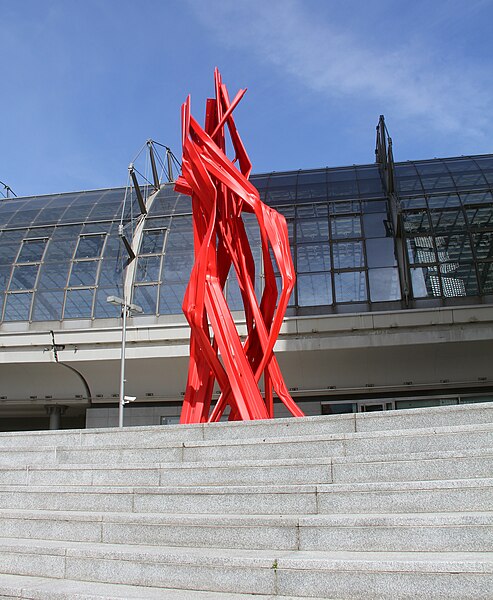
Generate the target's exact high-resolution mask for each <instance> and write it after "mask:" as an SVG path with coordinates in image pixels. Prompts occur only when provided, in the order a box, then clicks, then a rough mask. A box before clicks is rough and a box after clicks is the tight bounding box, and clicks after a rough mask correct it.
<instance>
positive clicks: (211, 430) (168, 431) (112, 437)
mask: <svg viewBox="0 0 493 600" xmlns="http://www.w3.org/2000/svg"><path fill="white" fill-rule="evenodd" d="M487 423H493V402H485V403H478V404H463V405H457V406H440V407H429V408H413V409H408V410H398V411H384V412H378V413H358V414H347V415H325V416H316V417H303V418H300V419H293V418H286V419H273V420H264V421H251V422H233V423H210V424H206V425H204V424H197V425H161V426H141V427H125V428H124V429H118V428H116V427H115V428H105V429H81V430H70V431H36V432H32V431H19V432H0V449H2V450H4V449H8V448H12V449H14V448H17V449H22V448H24V449H29V448H31V449H34V450H35V451H37V450H39V449H40V448H43V447H49V448H55V447H60V446H64V447H67V446H69V447H88V448H95V447H107V446H115V447H139V446H141V445H147V446H152V445H153V446H155V447H159V446H162V445H166V444H173V443H175V444H176V443H178V444H181V443H182V442H191V441H214V440H231V439H236V440H239V439H263V438H275V439H278V438H283V437H290V438H291V437H303V436H305V437H313V436H319V435H326V434H329V433H363V432H371V431H396V430H406V429H420V428H427V427H430V424H433V426H434V427H456V426H464V425H475V424H476V425H481V424H487Z"/></svg>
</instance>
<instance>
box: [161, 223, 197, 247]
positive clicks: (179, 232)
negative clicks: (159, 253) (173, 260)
mask: <svg viewBox="0 0 493 600" xmlns="http://www.w3.org/2000/svg"><path fill="white" fill-rule="evenodd" d="M170 248H176V249H178V248H181V249H182V250H184V249H189V248H193V227H192V219H191V217H174V218H173V219H172V220H171V225H170V229H169V233H168V237H167V240H166V250H169V249H170Z"/></svg>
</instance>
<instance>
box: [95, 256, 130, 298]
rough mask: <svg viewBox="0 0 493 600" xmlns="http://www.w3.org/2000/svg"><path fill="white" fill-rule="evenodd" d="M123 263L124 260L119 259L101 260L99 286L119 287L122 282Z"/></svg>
mask: <svg viewBox="0 0 493 600" xmlns="http://www.w3.org/2000/svg"><path fill="white" fill-rule="evenodd" d="M122 258H124V257H122ZM123 263H124V260H122V259H119V258H110V259H107V260H103V261H102V262H101V268H100V269H99V285H103V286H110V287H115V286H116V287H121V285H122V282H123V273H122V271H123ZM110 296H111V294H110Z"/></svg>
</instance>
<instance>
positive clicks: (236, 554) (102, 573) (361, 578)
mask: <svg viewBox="0 0 493 600" xmlns="http://www.w3.org/2000/svg"><path fill="white" fill-rule="evenodd" d="M0 571H1V572H2V573H5V574H9V573H13V574H18V575H27V576H32V577H36V576H44V575H45V574H46V573H50V574H51V577H52V578H54V579H64V578H67V579H69V580H74V581H93V582H101V583H113V584H115V583H116V584H125V585H134V586H142V585H146V586H151V587H166V588H172V589H183V590H200V591H210V592H218V593H221V592H222V593H237V594H238V593H242V594H264V595H269V594H270V595H273V596H275V595H280V596H281V597H282V596H293V595H294V596H301V597H303V598H305V597H320V598H330V597H337V598H341V599H345V600H350V599H355V600H362V599H365V600H366V599H367V598H379V599H382V600H387V599H389V600H390V599H392V600H399V599H404V598H406V599H408V598H411V597H413V593H414V594H416V592H417V590H419V597H422V598H426V597H430V598H434V599H445V598H447V599H452V600H455V599H457V600H458V599H460V600H491V590H492V589H493V554H492V553H484V552H443V553H438V552H394V553H389V552H333V551H332V552H327V551H324V552H313V551H312V552H310V551H306V552H304V551H298V552H291V551H280V550H277V551H272V550H268V551H265V550H264V551H261V550H254V551H249V550H242V551H238V550H225V549H221V550H217V549H210V548H209V549H197V548H186V549H183V548H169V547H152V546H125V545H111V544H87V543H82V542H78V543H76V542H54V541H40V540H38V541H31V540H9V539H0Z"/></svg>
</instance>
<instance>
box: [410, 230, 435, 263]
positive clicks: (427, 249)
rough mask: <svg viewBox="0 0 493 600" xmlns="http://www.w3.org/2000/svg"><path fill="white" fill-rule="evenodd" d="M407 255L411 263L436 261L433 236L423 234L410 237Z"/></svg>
mask: <svg viewBox="0 0 493 600" xmlns="http://www.w3.org/2000/svg"><path fill="white" fill-rule="evenodd" d="M407 255H408V257H409V262H410V263H411V264H413V263H425V264H426V263H434V262H436V261H437V258H436V255H435V250H434V244H433V238H432V237H431V236H421V237H415V238H410V239H408V240H407Z"/></svg>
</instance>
